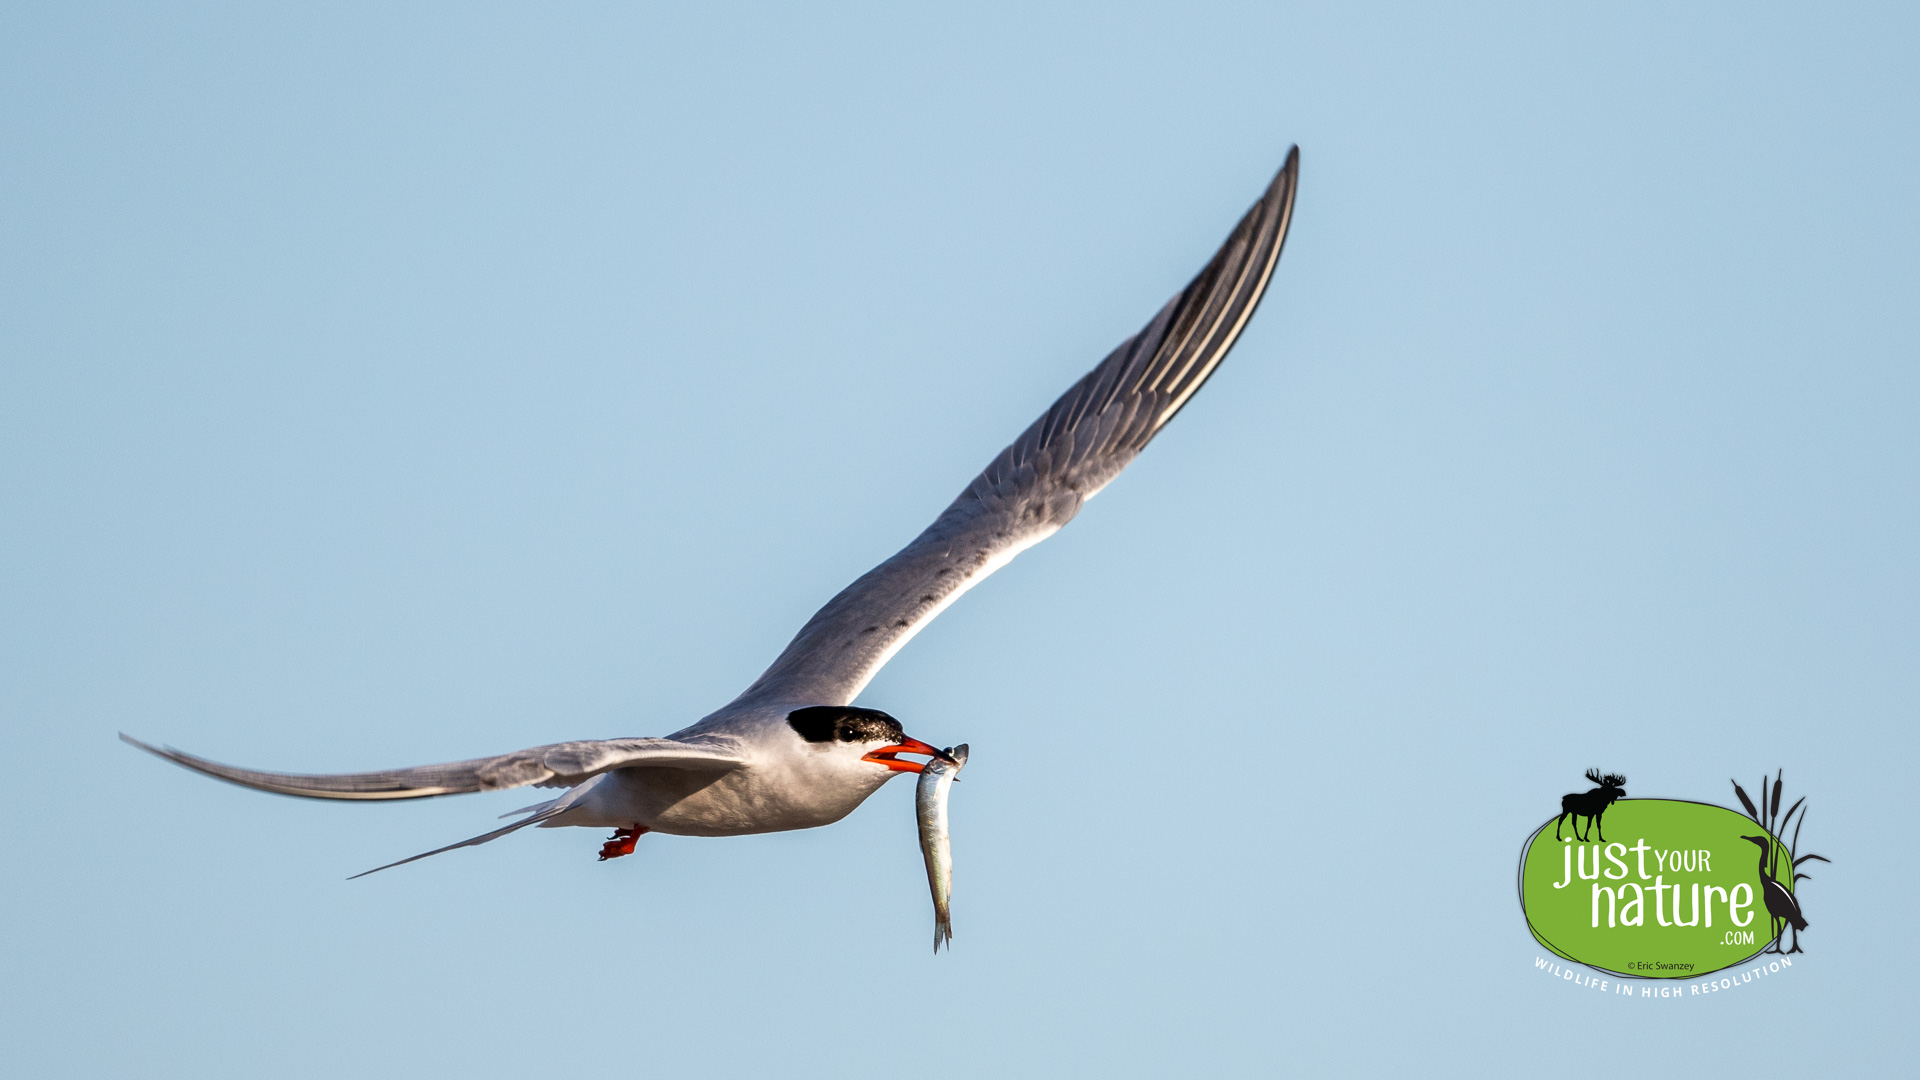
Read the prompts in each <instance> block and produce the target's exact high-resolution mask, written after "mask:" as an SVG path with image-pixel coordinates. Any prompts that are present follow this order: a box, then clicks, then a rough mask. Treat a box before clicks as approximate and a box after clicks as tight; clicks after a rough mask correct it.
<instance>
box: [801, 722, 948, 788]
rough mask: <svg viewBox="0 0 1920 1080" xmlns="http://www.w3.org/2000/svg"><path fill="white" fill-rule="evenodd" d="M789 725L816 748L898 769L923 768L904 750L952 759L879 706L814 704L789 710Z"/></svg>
mask: <svg viewBox="0 0 1920 1080" xmlns="http://www.w3.org/2000/svg"><path fill="white" fill-rule="evenodd" d="M787 726H789V727H791V728H793V730H794V731H795V732H796V733H798V734H799V736H800V738H802V739H804V740H805V741H806V742H807V743H808V744H810V745H811V747H812V748H813V749H815V750H818V751H821V752H823V753H831V754H835V755H846V756H847V757H848V758H849V759H853V760H858V761H862V762H871V763H872V764H873V765H876V766H880V767H882V768H886V769H891V770H893V771H894V772H915V773H917V772H919V771H920V770H922V769H924V768H926V766H925V765H924V764H922V763H920V762H918V761H901V760H900V759H899V757H898V756H897V755H900V754H925V755H927V756H928V757H937V758H944V759H945V760H948V761H952V760H953V759H952V758H950V757H947V755H946V753H945V752H944V751H942V750H940V749H939V748H938V747H935V746H932V745H929V744H927V743H923V742H921V741H920V740H919V739H911V738H908V737H907V733H906V731H905V730H903V729H902V728H901V727H900V721H898V720H895V719H894V718H893V717H891V716H888V715H887V714H886V713H883V712H881V711H880V710H879V709H856V708H854V707H853V706H851V705H813V706H810V707H808V708H805V709H795V710H794V711H793V712H791V713H788V714H787Z"/></svg>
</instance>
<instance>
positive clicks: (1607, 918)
mask: <svg viewBox="0 0 1920 1080" xmlns="http://www.w3.org/2000/svg"><path fill="white" fill-rule="evenodd" d="M1602 824H1603V825H1604V834H1603V833H1602V832H1601V830H1599V829H1594V828H1588V829H1586V830H1584V831H1583V832H1581V835H1580V836H1576V835H1575V833H1576V831H1577V830H1576V829H1575V828H1573V823H1572V822H1568V821H1561V820H1559V819H1550V820H1548V821H1547V822H1546V823H1545V824H1543V825H1541V826H1540V828H1539V829H1537V830H1535V832H1534V834H1533V836H1532V837H1530V838H1529V839H1528V841H1527V846H1526V848H1525V852H1524V854H1523V855H1522V856H1521V860H1520V906H1521V908H1522V909H1524V910H1525V912H1526V915H1527V926H1528V928H1529V929H1530V930H1532V931H1533V936H1534V938H1535V939H1536V940H1538V941H1539V942H1540V944H1541V945H1544V946H1546V947H1547V948H1548V949H1551V950H1552V951H1553V952H1554V953H1555V954H1556V955H1558V956H1560V957H1561V958H1562V959H1566V960H1571V961H1574V962H1575V963H1581V964H1586V965H1587V966H1589V967H1594V968H1598V969H1600V970H1602V971H1611V972H1615V973H1617V974H1620V975H1629V976H1633V977H1635V978H1643V979H1687V978H1692V977H1693V976H1696V975H1704V974H1706V973H1708V972H1710V971H1718V970H1720V969H1721V968H1726V967H1732V966H1734V965H1736V964H1739V963H1742V962H1744V961H1746V960H1750V959H1752V958H1753V957H1754V956H1756V955H1758V954H1759V953H1760V952H1761V951H1762V950H1764V949H1765V948H1766V947H1767V946H1768V945H1770V944H1772V943H1773V941H1774V940H1775V939H1776V938H1778V937H1779V935H1780V931H1781V925H1782V920H1781V918H1780V917H1778V916H1776V915H1775V914H1773V913H1771V912H1769V910H1768V904H1767V892H1768V888H1769V883H1771V885H1772V888H1774V889H1776V890H1778V889H1781V888H1784V889H1786V890H1787V891H1788V892H1789V893H1790V892H1791V891H1792V888H1793V870H1792V869H1791V867H1792V865H1793V861H1792V856H1791V855H1790V854H1789V853H1788V850H1787V847H1786V845H1784V844H1782V843H1781V842H1780V841H1779V839H1778V838H1777V837H1775V836H1773V835H1772V834H1771V833H1769V832H1768V831H1767V830H1766V829H1764V828H1762V827H1761V826H1760V825H1759V824H1758V823H1757V822H1755V821H1754V820H1753V819H1752V818H1750V817H1747V816H1745V815H1743V814H1741V813H1739V812H1738V811H1734V810H1729V809H1727V808H1726V807H1724V806H1713V805H1711V804H1708V803H1697V802H1682V801H1678V800H1674V799H1624V798H1623V799H1619V800H1617V801H1615V802H1613V803H1612V805H1611V807H1610V808H1608V809H1606V810H1605V817H1604V818H1603V821H1602ZM1556 826H1558V831H1559V833H1560V835H1559V836H1558V837H1556V836H1555V835H1554V834H1555V831H1556ZM1602 835H1604V836H1606V837H1607V838H1609V839H1608V840H1607V841H1603V840H1602V839H1601V837H1602ZM1783 867H1784V868H1786V869H1785V872H1784V873H1782V872H1781V871H1782V868H1783ZM1773 906H1774V907H1775V908H1779V907H1780V906H1781V905H1780V902H1779V898H1778V896H1777V895H1776V896H1775V901H1774V905H1773Z"/></svg>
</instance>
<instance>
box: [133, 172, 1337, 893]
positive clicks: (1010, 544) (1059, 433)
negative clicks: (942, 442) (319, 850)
mask: <svg viewBox="0 0 1920 1080" xmlns="http://www.w3.org/2000/svg"><path fill="white" fill-rule="evenodd" d="M1299 169H1300V150H1299V147H1294V148H1293V149H1292V150H1291V151H1290V152H1289V153H1288V154H1287V161H1286V164H1285V165H1283V166H1282V167H1281V169H1280V171H1279V173H1278V174H1276V175H1275V176H1274V178H1273V182H1272V183H1271V184H1269V185H1267V189H1266V191H1265V193H1263V194H1262V195H1261V196H1260V198H1259V200H1258V201H1257V202H1255V203H1254V204H1253V207H1252V209H1250V210H1248V211H1247V213H1246V216H1245V217H1243V218H1241V219H1240V223H1239V224H1238V225H1236V226H1235V227H1234V230H1233V233H1232V235H1230V236H1228V237H1227V241H1226V243H1225V244H1223V245H1221V247H1220V250H1219V251H1217V252H1216V253H1214V256H1213V259H1212V260H1211V261H1210V262H1208V263H1207V265H1206V268H1205V269H1203V270H1201V271H1200V275H1199V276H1198V277H1196V278H1194V279H1193V281H1192V283H1191V284H1189V285H1188V286H1187V287H1186V288H1185V289H1182V290H1181V291H1180V293H1179V295H1177V296H1175V297H1174V298H1173V299H1172V300H1170V301H1168V302H1167V305H1166V306H1165V307H1163V308H1161V309H1160V312H1159V314H1157V315H1155V316H1154V317H1153V319H1152V320H1151V321H1149V322H1148V323H1147V325H1146V326H1145V327H1144V328H1143V329H1141V331H1140V332H1139V333H1137V334H1135V335H1134V336H1132V337H1130V338H1128V339H1127V340H1126V341H1124V342H1122V343H1121V345H1120V347H1119V348H1117V349H1115V350H1113V352H1112V353H1111V354H1110V355H1108V357H1107V358H1106V359H1105V360H1102V361H1101V362H1100V364H1099V366H1098V367H1095V368H1094V369H1093V370H1092V371H1090V372H1088V373H1087V375H1086V376H1085V377H1084V378H1082V379H1081V380H1080V381H1079V382H1077V383H1075V384H1073V387H1072V388H1071V389H1069V390H1068V391H1067V392H1066V393H1065V394H1063V395H1061V397H1060V400H1058V401H1056V402H1054V403H1053V407H1052V408H1050V409H1048V410H1047V411H1046V412H1045V413H1044V414H1043V415H1042V416H1041V417H1040V419H1038V420H1036V421H1034V423H1033V426H1032V427H1029V428H1027V430H1026V431H1025V432H1023V433H1021V435H1020V437H1019V438H1018V439H1015V440H1014V442H1013V445H1011V446H1009V447H1007V448H1006V449H1005V450H1002V451H1001V452H1000V454H999V456H997V457H995V458H994V459H993V461H992V462H991V463H989V464H988V465H987V467H986V469H985V471H983V472H981V474H980V475H979V476H977V477H975V478H974V479H973V482H972V483H970V484H968V485H967V486H966V489H965V490H963V491H961V492H960V497H959V498H957V499H955V500H953V503H952V504H951V505H950V506H948V507H947V508H946V509H945V510H943V511H942V512H941V513H940V516H939V517H938V518H937V519H935V520H934V523H933V524H932V525H929V526H928V527H927V529H926V531H925V532H922V533H921V534H920V535H919V536H917V537H915V538H914V540H913V542H912V543H910V544H908V545H907V546H906V547H904V548H902V549H901V550H900V552H899V553H898V554H896V555H894V556H893V557H892V558H890V559H888V560H887V561H885V562H883V563H881V564H880V565H879V566H876V567H874V568H873V569H872V570H870V571H868V572H867V573H866V574H865V575H864V576H862V577H861V578H860V579H859V580H858V581H855V582H854V583H853V584H851V585H849V586H847V587H846V589H844V590H843V591H842V592H841V593H840V595H838V596H836V597H834V598H833V599H832V600H829V601H828V602H827V606H826V607H823V608H821V609H820V611H819V612H818V613H817V614H815V615H814V616H813V618H811V619H809V620H807V624H806V625H805V626H803V627H801V628H800V633H799V634H797V635H795V636H794V639H793V642H792V643H791V644H789V645H788V646H787V648H786V651H785V652H783V653H781V654H780V657H779V659H777V660H775V661H774V662H773V666H772V667H770V668H768V669H767V671H766V673H765V674H763V675H761V676H760V678H759V679H757V680H755V681H754V683H753V685H752V686H749V687H747V689H746V691H745V692H744V693H742V694H741V695H740V696H739V697H737V698H735V699H734V700H733V701H732V702H730V703H728V704H727V705H724V706H722V707H721V708H720V709H719V710H718V711H716V712H714V713H712V714H711V715H709V716H707V717H706V718H705V719H703V720H701V721H699V722H698V723H696V724H693V725H692V726H690V727H686V728H682V729H681V730H679V731H676V732H674V733H673V734H671V735H668V736H666V737H665V738H658V739H640V738H635V739H597V740H591V741H584V742H564V743H554V744H553V745H551V746H536V747H534V748H533V749H531V750H521V751H519V752H517V753H512V754H503V755H501V756H499V757H489V758H475V759H474V760H472V761H456V762H452V763H449V764H446V765H422V766H420V767H418V768H413V769H393V770H389V771H385V772H362V773H320V774H308V773H278V772H259V771H256V770H253V769H241V768H235V767H234V766H231V765H222V764H220V763H218V762H214V761H208V760H206V759H205V758H200V757H195V756H193V755H192V754H187V753H183V752H181V751H178V750H174V749H170V748H162V747H155V746H149V745H147V744H146V743H143V742H140V741H139V740H137V739H133V738H131V737H129V736H126V735H122V736H120V737H121V738H122V739H125V740H126V741H127V742H129V743H132V744H133V745H135V746H137V747H139V748H141V749H142V750H147V751H150V752H152V753H154V754H158V755H159V756H161V757H163V758H166V759H167V760H169V761H172V762H174V763H176V764H179V765H184V766H186V767H187V768H189V769H193V770H195V771H197V772H203V773H206V774H207V775H208V776H212V777H217V778H219V779H221V780H228V781H231V782H233V783H235V784H240V785H242V786H244V787H250V788H258V789H259V790H261V791H273V792H278V793H280V794H282V795H299V796H303V797H305V798H310V799H424V798H430V797H432V796H435V795H460V794H464V793H466V792H472V791H494V790H497V789H500V788H514V787H524V786H527V785H533V786H536V787H545V788H564V789H566V790H565V791H564V792H562V793H561V795H560V796H559V797H558V798H556V799H551V800H549V801H547V802H543V803H537V804H535V805H533V806H529V807H526V808H525V809H524V810H519V811H515V812H514V814H510V815H507V816H510V817H511V816H516V815H520V814H524V815H525V816H524V817H522V818H521V820H519V821H516V822H514V823H513V824H511V825H508V826H506V827H505V828H501V829H496V830H494V831H493V832H490V833H486V834H484V835H481V836H476V837H474V838H473V839H471V840H463V841H461V842H460V843H457V844H450V845H448V846H447V847H443V848H439V849H437V850H434V851H429V852H425V853H423V854H420V855H415V856H413V857H412V858H409V859H402V860H400V861H399V862H394V863H389V864H387V866H382V867H378V868H377V869H380V870H385V869H387V867H388V866H399V865H401V863H408V862H412V861H413V860H414V859H424V858H426V857H427V856H428V855H438V854H439V853H440V852H442V851H451V850H453V849H454V848H460V847H468V846H471V845H474V844H484V843H486V842H487V841H489V840H493V839H496V838H498V837H501V836H505V835H506V834H507V833H510V832H513V831H514V830H516V829H523V828H525V827H527V826H528V825H539V826H540V827H542V828H555V827H558V826H563V825H579V826H583V827H586V828H590V829H613V830H615V832H614V835H613V838H612V839H610V840H608V841H607V842H606V843H605V844H603V845H602V847H601V849H600V857H601V858H602V859H610V858H616V857H618V856H621V855H629V854H632V853H633V847H634V842H635V841H636V840H638V839H639V838H640V836H641V834H643V833H648V832H659V833H668V834H673V835H679V836H737V835H742V834H746V833H762V832H778V831H781V830H784V829H810V828H814V827H815V826H819V825H831V824H832V823H834V822H836V821H839V820H840V819H841V818H843V817H846V816H847V815H848V814H850V813H852V812H853V809H854V807H857V806H859V805H860V804H861V802H863V801H864V800H865V799H866V798H867V796H869V795H871V794H873V793H874V792H875V791H878V790H879V789H880V785H882V784H884V783H886V782H887V781H888V780H889V779H891V778H892V777H893V775H894V774H895V773H897V772H919V771H921V769H922V768H924V765H923V764H922V763H921V762H917V761H911V760H906V759H903V758H901V757H900V755H902V754H914V755H919V756H922V757H927V758H929V759H931V758H935V757H938V758H946V759H947V760H952V759H951V758H947V755H946V753H945V752H944V751H942V750H940V749H938V748H936V747H934V746H932V745H930V744H928V743H924V742H921V741H920V740H918V739H913V738H909V737H907V734H906V732H905V731H904V730H902V728H901V726H900V722H899V721H898V720H895V719H894V718H893V717H891V716H888V715H887V714H886V713H884V712H881V711H879V710H878V709H863V708H856V707H855V706H854V704H853V701H854V699H855V698H857V697H859V696H860V691H861V690H862V689H863V688H864V687H865V686H866V685H867V683H868V681H869V680H871V679H872V678H873V676H874V674H875V673H876V672H878V671H879V670H880V667H881V665H883V664H885V663H886V662H887V661H888V660H889V659H891V658H892V656H893V654H894V653H896V652H898V651H899V650H900V647H901V646H902V645H905V644H906V643H907V642H908V641H909V640H911V639H912V637H913V635H915V634H917V633H919V632H920V629H921V628H922V627H924V626H926V625H927V623H928V622H929V621H931V620H932V619H933V617H934V616H936V615H938V614H940V612H942V611H944V610H945V609H946V607H947V605H948V604H951V603H953V602H954V601H955V600H957V599H959V598H960V594H961V593H964V592H966V591H967V590H968V589H971V588H973V587H974V586H975V585H978V584H980V582H981V581H982V580H984V579H985V578H986V576H987V575H988V574H991V573H993V572H994V571H995V570H998V569H999V568H1000V567H1002V566H1005V565H1006V564H1007V563H1008V562H1009V561H1010V560H1011V559H1012V558H1013V557H1014V556H1015V555H1018V554H1019V553H1020V552H1022V551H1025V550H1026V549H1027V548H1030V547H1032V546H1033V545H1035V544H1037V543H1039V542H1040V541H1042V540H1045V539H1046V538H1047V537H1049V536H1052V535H1053V534H1054V533H1055V532H1056V531H1058V530H1059V528H1060V527H1061V526H1062V525H1065V524H1066V523H1067V522H1068V521H1071V520H1072V519H1073V516H1074V515H1075V514H1077V513H1079V511H1080V506H1081V504H1082V503H1084V502H1086V501H1087V500H1088V499H1091V498H1093V496H1094V494H1095V493H1096V492H1098V491H1099V490H1100V489H1101V488H1103V487H1105V486H1106V485H1107V484H1108V482H1109V481H1111V480H1112V479H1113V478H1114V477H1115V476H1118V475H1119V474H1120V470H1122V469H1124V468H1126V467H1127V463H1128V462H1130V461H1132V460H1133V458H1134V455H1136V454H1138V453H1139V452H1140V451H1141V450H1142V449H1143V448H1145V446H1146V445H1147V443H1148V442H1150V441H1152V439H1153V437H1154V436H1155V435H1157V434H1159V432H1160V429H1161V428H1163V427H1165V426H1166V424H1167V422H1168V421H1169V420H1172V419H1173V417H1174V414H1176V413H1178V412H1179V411H1180V409H1181V407H1182V406H1184V405H1186V403H1187V401H1188V400H1189V399H1191V398H1192V397H1193V395H1194V393H1195V392H1196V391H1198V390H1199V389H1200V387H1201V384H1203V383H1205V382H1206V381H1207V377H1208V376H1210V375H1212V374H1213V372H1214V369H1215V368H1216V367H1218V366H1219V364H1220V361H1221V360H1222V359H1223V358H1224V357H1225V356H1226V355H1227V351H1228V350H1229V349H1231V348H1233V343H1234V342H1235V341H1236V340H1238V339H1239V337H1240V332H1241V331H1242V330H1244V329H1245V328H1246V325H1247V320H1248V319H1250V318H1252V317H1253V311H1254V308H1255V307H1256V306H1257V305H1258V304H1259V303H1260V298H1261V296H1262V295H1264V294H1265V292H1266V290H1267V283H1268V281H1269V279H1270V278H1271V277H1272V276H1273V268H1274V265H1275V264H1276V263H1277V262H1279V259H1280V247H1281V244H1282V243H1283V242H1284V241H1285V240H1286V236H1287V223H1288V221H1289V220H1290V219H1291V217H1292V216H1293V196H1294V190H1295V187H1296V185H1297V182H1298V179H1299ZM373 872H374V871H372V870H369V871H367V873H373ZM356 876H359V875H356Z"/></svg>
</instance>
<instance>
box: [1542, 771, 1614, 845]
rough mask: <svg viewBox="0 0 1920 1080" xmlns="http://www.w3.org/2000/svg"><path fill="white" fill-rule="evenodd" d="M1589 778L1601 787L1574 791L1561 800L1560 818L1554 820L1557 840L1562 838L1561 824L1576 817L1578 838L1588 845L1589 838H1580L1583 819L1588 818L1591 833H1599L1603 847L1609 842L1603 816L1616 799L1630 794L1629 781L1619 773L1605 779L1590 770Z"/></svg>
mask: <svg viewBox="0 0 1920 1080" xmlns="http://www.w3.org/2000/svg"><path fill="white" fill-rule="evenodd" d="M1587 779H1589V780H1591V781H1593V782H1594V783H1596V784H1599V785H1600V786H1599V787H1597V788H1594V789H1593V790H1592V791H1586V792H1574V793H1573V794H1571V795H1567V796H1565V797H1563V798H1561V800H1560V816H1559V817H1557V818H1554V819H1553V838H1554V839H1555V840H1558V839H1560V823H1561V822H1563V821H1565V820H1567V819H1568V818H1572V819H1573V835H1574V838H1575V839H1577V840H1580V841H1583V842H1584V841H1585V840H1586V839H1587V838H1586V837H1585V836H1581V835H1580V819H1581V818H1586V819H1587V831H1588V833H1593V832H1599V833H1600V842H1601V843H1603V844H1604V843H1606V842H1607V833H1606V830H1605V829H1603V828H1601V826H1600V817H1601V815H1603V814H1605V813H1606V812H1607V807H1609V806H1612V805H1613V802H1614V800H1615V799H1618V798H1620V797H1621V796H1623V795H1625V794H1626V793H1627V778H1626V777H1624V776H1621V775H1620V774H1619V773H1608V774H1606V775H1605V776H1602V775H1600V770H1599V769H1588V770H1587Z"/></svg>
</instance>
